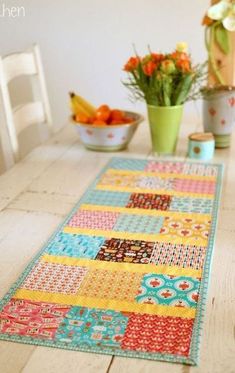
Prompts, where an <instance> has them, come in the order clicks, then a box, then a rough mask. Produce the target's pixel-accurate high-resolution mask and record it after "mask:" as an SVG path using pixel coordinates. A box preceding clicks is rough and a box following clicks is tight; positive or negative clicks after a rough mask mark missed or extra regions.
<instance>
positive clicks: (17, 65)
mask: <svg viewBox="0 0 235 373" xmlns="http://www.w3.org/2000/svg"><path fill="white" fill-rule="evenodd" d="M3 68H4V71H5V79H6V82H7V83H9V82H10V81H11V80H12V79H14V78H16V77H18V76H21V75H35V74H37V66H36V61H35V57H34V55H33V54H32V53H15V54H10V55H9V56H7V57H5V58H4V59H3Z"/></svg>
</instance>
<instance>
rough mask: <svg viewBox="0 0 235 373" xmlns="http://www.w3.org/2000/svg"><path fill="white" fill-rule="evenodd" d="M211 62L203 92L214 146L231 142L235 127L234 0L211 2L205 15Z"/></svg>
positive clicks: (205, 120)
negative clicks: (207, 80) (207, 83)
mask: <svg viewBox="0 0 235 373" xmlns="http://www.w3.org/2000/svg"><path fill="white" fill-rule="evenodd" d="M202 24H203V25H204V26H206V27H205V45H206V49H207V52H208V62H209V83H210V84H209V85H208V86H207V87H205V88H204V89H203V90H202V92H203V98H204V101H203V124H204V128H205V131H210V132H213V134H214V136H215V145H216V147H218V148H225V147H228V146H229V145H230V140H231V133H232V131H233V128H234V126H235V119H234V118H235V87H234V77H235V68H234V57H233V54H234V51H235V47H234V42H233V41H235V38H234V35H235V34H233V32H234V31H235V0H221V1H212V5H211V6H210V8H209V9H208V11H207V13H206V15H205V16H204V18H203V22H202Z"/></svg>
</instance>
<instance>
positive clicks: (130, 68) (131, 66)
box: [124, 57, 140, 71]
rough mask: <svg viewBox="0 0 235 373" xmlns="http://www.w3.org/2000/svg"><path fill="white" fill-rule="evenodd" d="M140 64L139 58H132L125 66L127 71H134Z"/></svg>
mask: <svg viewBox="0 0 235 373" xmlns="http://www.w3.org/2000/svg"><path fill="white" fill-rule="evenodd" d="M139 63H140V59H139V57H131V58H129V60H128V61H127V63H126V64H125V66H124V70H125V71H133V70H135V69H136V68H137V66H138V65H139Z"/></svg>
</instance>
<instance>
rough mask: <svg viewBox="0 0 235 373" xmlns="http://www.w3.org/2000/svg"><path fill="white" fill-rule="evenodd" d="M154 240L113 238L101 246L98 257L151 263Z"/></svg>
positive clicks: (99, 258)
mask: <svg viewBox="0 0 235 373" xmlns="http://www.w3.org/2000/svg"><path fill="white" fill-rule="evenodd" d="M153 248H154V242H146V241H139V240H125V239H123V240H121V239H116V238H111V239H110V240H106V241H105V242H104V244H103V245H102V246H101V248H100V250H99V252H98V254H97V256H96V259H97V260H105V261H111V262H127V263H149V260H150V257H151V255H152V251H153Z"/></svg>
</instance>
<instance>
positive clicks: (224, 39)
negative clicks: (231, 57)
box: [215, 24, 230, 54]
mask: <svg viewBox="0 0 235 373" xmlns="http://www.w3.org/2000/svg"><path fill="white" fill-rule="evenodd" d="M215 41H216V43H217V45H218V47H219V48H220V49H221V51H222V52H223V53H224V54H228V53H229V51H230V45H229V35H228V30H226V29H225V28H224V27H223V25H221V24H220V25H218V26H217V27H216V28H215Z"/></svg>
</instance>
